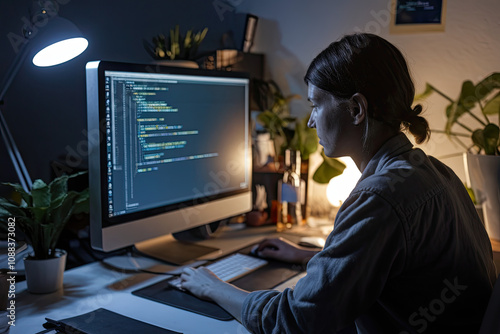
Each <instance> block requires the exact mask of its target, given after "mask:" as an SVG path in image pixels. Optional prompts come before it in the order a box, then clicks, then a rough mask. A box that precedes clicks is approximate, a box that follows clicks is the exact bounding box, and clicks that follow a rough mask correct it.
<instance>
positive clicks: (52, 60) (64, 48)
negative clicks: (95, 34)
mask: <svg viewBox="0 0 500 334" xmlns="http://www.w3.org/2000/svg"><path fill="white" fill-rule="evenodd" d="M88 45H89V42H88V41H87V40H86V39H85V38H83V37H77V38H70V39H66V40H63V41H60V42H57V43H54V44H51V45H49V46H47V47H46V48H44V49H42V50H41V51H40V52H38V53H37V54H36V55H35V56H34V57H33V64H35V65H36V66H39V67H47V66H54V65H58V64H61V63H64V62H66V61H68V60H70V59H73V58H75V57H76V56H78V55H79V54H80V53H82V52H83V51H85V49H86V48H87V46H88Z"/></svg>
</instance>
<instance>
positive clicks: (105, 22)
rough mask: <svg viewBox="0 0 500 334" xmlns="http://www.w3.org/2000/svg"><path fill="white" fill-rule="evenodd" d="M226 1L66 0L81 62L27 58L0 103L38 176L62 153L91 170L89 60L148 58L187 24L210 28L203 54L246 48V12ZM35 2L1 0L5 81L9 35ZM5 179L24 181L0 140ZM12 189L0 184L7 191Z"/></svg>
mask: <svg viewBox="0 0 500 334" xmlns="http://www.w3.org/2000/svg"><path fill="white" fill-rule="evenodd" d="M223 1H225V0H216V1H206V0H144V1H137V0H133V1H132V0H120V1H117V0H114V1H110V0H85V1H83V0H69V1H68V0H64V1H63V0H59V1H58V2H59V3H60V9H59V15H60V16H61V17H64V18H67V19H69V20H71V21H73V22H74V23H75V24H76V25H77V26H78V27H79V28H80V30H81V31H82V33H83V34H84V35H85V37H86V38H87V39H88V41H89V47H88V49H87V50H86V51H85V52H84V53H83V54H82V55H81V56H79V57H78V58H75V59H74V60H72V61H70V62H68V63H65V64H61V65H58V66H55V67H50V68H37V67H35V66H33V65H32V64H31V62H30V61H29V60H26V61H25V62H24V64H23V66H22V68H21V70H20V72H19V74H18V75H17V77H16V79H15V80H14V82H13V83H12V85H11V87H10V89H9V91H8V92H7V94H6V96H5V98H4V105H3V106H2V107H1V108H2V112H3V114H4V117H5V118H6V120H7V123H8V125H9V127H10V130H11V132H12V134H13V136H14V139H15V141H16V143H17V145H18V148H19V150H20V152H21V153H22V156H23V158H24V160H25V163H26V166H27V168H28V171H29V173H30V174H31V177H32V179H36V178H42V179H44V180H45V181H49V180H50V177H51V175H52V174H53V173H52V171H51V167H50V163H51V161H53V160H56V159H58V158H59V157H62V159H63V161H65V162H66V163H69V164H70V165H74V166H76V167H78V166H80V167H81V166H83V167H85V164H86V158H87V144H86V140H87V138H86V136H85V133H86V129H87V126H86V100H85V64H86V63H87V62H88V61H90V60H98V59H103V60H114V61H124V62H137V63H149V62H152V61H153V59H152V58H151V57H150V56H149V55H148V53H147V52H146V51H145V49H144V47H143V40H144V39H147V40H150V39H151V38H152V37H153V36H154V35H157V34H158V33H165V34H166V33H168V31H169V29H170V28H171V27H174V26H175V25H176V24H179V25H180V28H181V32H185V31H186V30H188V29H191V28H193V29H194V30H201V29H202V28H204V27H208V28H209V31H208V34H207V37H206V39H205V41H204V42H203V44H202V45H201V48H200V50H199V51H200V53H203V52H207V51H212V50H215V49H218V48H222V47H223V44H222V36H223V35H224V34H229V35H230V36H232V40H231V39H229V42H228V40H227V39H226V40H225V43H226V44H225V45H224V46H226V47H230V46H231V44H234V46H235V47H240V45H241V41H242V37H243V30H244V25H245V15H244V14H237V12H238V8H237V7H231V6H230V5H228V4H226V3H225V2H223ZM31 3H32V1H31V0H2V1H0V80H1V78H3V77H4V75H5V73H6V71H7V68H8V67H9V66H10V64H11V63H12V61H13V60H14V57H15V51H14V48H13V47H12V45H11V43H10V42H9V39H8V34H9V33H10V32H12V33H15V34H18V35H20V34H21V28H22V26H23V18H28V8H29V7H30V6H31ZM0 182H18V181H17V177H16V175H15V172H14V168H13V167H12V164H11V163H10V159H9V157H8V154H7V150H6V148H5V145H4V144H3V142H2V143H1V144H0ZM2 191H5V190H4V189H3V188H0V193H2Z"/></svg>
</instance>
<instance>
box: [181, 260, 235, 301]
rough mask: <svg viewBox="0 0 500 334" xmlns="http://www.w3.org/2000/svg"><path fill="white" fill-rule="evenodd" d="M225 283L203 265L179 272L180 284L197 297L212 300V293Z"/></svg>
mask: <svg viewBox="0 0 500 334" xmlns="http://www.w3.org/2000/svg"><path fill="white" fill-rule="evenodd" d="M221 284H227V283H226V282H224V281H222V280H221V279H220V278H218V277H217V276H215V274H214V273H213V272H211V271H210V270H208V269H207V268H205V267H200V268H185V269H184V270H183V271H182V274H181V286H182V288H183V289H186V290H188V291H189V292H191V293H192V294H193V295H195V296H196V297H198V298H201V299H205V300H213V298H212V293H213V291H217V289H218V287H219V288H220V286H221Z"/></svg>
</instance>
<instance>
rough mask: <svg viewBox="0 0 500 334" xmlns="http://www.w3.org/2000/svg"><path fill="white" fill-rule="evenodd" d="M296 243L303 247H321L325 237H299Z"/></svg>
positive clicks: (323, 244) (323, 245)
mask: <svg viewBox="0 0 500 334" xmlns="http://www.w3.org/2000/svg"><path fill="white" fill-rule="evenodd" d="M298 244H299V246H303V247H311V248H313V247H315V248H323V247H325V239H324V238H322V237H301V238H300V239H299V242H298Z"/></svg>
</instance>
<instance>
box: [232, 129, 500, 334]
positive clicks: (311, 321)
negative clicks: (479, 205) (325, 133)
mask: <svg viewBox="0 0 500 334" xmlns="http://www.w3.org/2000/svg"><path fill="white" fill-rule="evenodd" d="M334 226H335V228H334V230H333V232H332V233H331V234H330V235H329V237H328V239H327V241H326V245H325V248H324V249H323V251H321V252H320V253H318V254H317V255H316V256H314V257H313V258H312V259H311V260H310V261H309V263H308V266H307V275H306V276H305V277H304V278H302V279H301V280H299V282H298V283H297V285H296V287H295V288H294V289H286V290H285V291H283V292H282V293H280V292H277V291H257V292H253V293H251V294H250V295H249V296H248V297H247V298H246V300H245V302H244V305H243V311H242V319H243V324H244V325H245V327H246V328H248V329H249V330H250V331H251V332H254V333H336V332H338V331H340V330H342V329H345V328H348V327H351V328H352V326H354V325H353V324H355V327H356V329H357V331H358V333H384V334H386V333H401V334H403V333H475V332H476V333H477V331H478V329H479V326H480V323H481V320H482V316H483V314H484V310H485V308H486V305H487V303H488V299H489V296H490V294H491V291H492V287H493V284H494V281H495V277H496V272H495V266H494V264H493V260H492V250H491V245H490V242H489V239H488V236H487V234H486V232H485V230H484V227H483V225H482V223H481V221H480V219H479V218H478V215H477V213H476V210H475V208H474V205H473V204H472V202H471V200H470V198H469V197H468V194H467V191H466V190H465V188H464V186H463V184H462V183H461V181H460V180H459V179H458V177H457V176H456V175H455V174H454V173H453V171H452V170H451V169H450V168H448V167H447V166H445V165H444V164H442V163H441V162H439V161H438V160H436V159H434V158H433V157H430V156H427V155H426V154H425V153H424V152H423V151H422V150H420V149H413V148H412V144H411V142H410V141H409V140H408V139H407V138H406V136H405V135H404V134H399V135H397V136H395V137H393V138H391V139H390V140H388V141H387V142H386V143H385V144H384V145H383V146H382V147H381V148H380V150H379V151H378V152H377V153H376V155H375V156H374V157H373V158H372V159H371V160H370V162H369V163H368V165H367V167H366V169H365V170H364V172H363V174H362V176H361V179H360V180H359V182H358V184H357V185H356V187H355V188H354V190H353V191H352V193H351V194H350V196H349V198H348V199H347V200H346V201H345V203H344V204H343V205H342V207H341V208H340V210H339V212H338V214H337V217H336V219H335V223H334Z"/></svg>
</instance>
